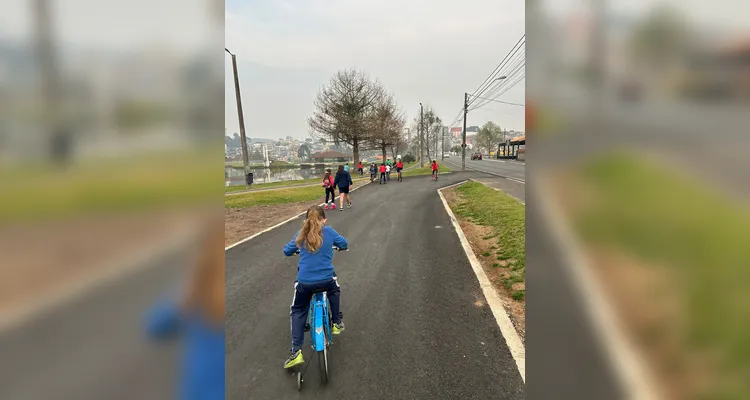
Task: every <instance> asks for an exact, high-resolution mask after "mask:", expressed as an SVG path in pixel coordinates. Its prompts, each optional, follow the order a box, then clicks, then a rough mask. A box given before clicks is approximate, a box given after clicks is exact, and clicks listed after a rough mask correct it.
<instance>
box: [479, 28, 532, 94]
mask: <svg viewBox="0 0 750 400" xmlns="http://www.w3.org/2000/svg"><path fill="white" fill-rule="evenodd" d="M525 38H526V34H523V35H522V36H521V38H520V39H518V42H516V44H515V45H514V46H513V48H511V49H510V51H509V52H508V54H506V55H505V57H504V58H503V60H502V61H501V62H500V64H498V66H497V67H496V68H495V71H493V73H492V74H491V75H490V76H488V77H487V79H485V81H484V82H483V83H482V84H481V85H479V88H477V90H475V91H474V92H473V93H472V95H476V96H480V95H481V94H482V93H484V92H485V91H487V89H488V88H489V87H490V86H492V84H493V83H495V82H496V81H497V79H496V78H498V77H500V76H502V75H501V74H499V71H500V70H501V69H502V68H503V67H504V66H505V65H507V64H508V63H509V62H510V60H511V59H512V58H513V57H514V56H515V55H516V53H517V52H518V50H520V49H521V48H522V47H523V44H525V43H526V42H525V40H524V39H525ZM521 42H523V43H521ZM493 77H495V79H491V78H493ZM485 85H486V86H485ZM483 86H484V88H482V87H483ZM480 89H481V90H480Z"/></svg>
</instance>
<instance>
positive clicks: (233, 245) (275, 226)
mask: <svg viewBox="0 0 750 400" xmlns="http://www.w3.org/2000/svg"><path fill="white" fill-rule="evenodd" d="M369 184H370V182H365V183H364V184H363V185H360V186H357V187H355V188H354V189H352V190H351V191H350V192H353V191H355V190H357V189H359V188H361V187H364V186H366V185H369ZM318 205H319V206H321V207H322V206H324V205H325V203H320V204H318ZM306 212H307V211H303V212H301V213H299V214H297V215H295V216H293V217H291V218H289V219H287V220H285V221H283V222H280V223H278V224H276V225H274V226H272V227H270V228H267V229H264V230H262V231H260V232H258V233H256V234H254V235H251V236H248V237H246V238H244V239H242V240H240V241H239V242H235V243H232V244H230V245H229V246H227V247H225V248H224V251H227V250H229V249H231V248H233V247H237V246H239V245H241V244H242V243H245V242H247V241H249V240H251V239H255V238H256V237H258V236H260V235H262V234H264V233H266V232H269V231H272V230H274V229H276V228H278V227H280V226H282V225H284V224H286V223H287V222H291V221H294V220H295V219H297V218H299V217H301V216H302V215H305V213H306Z"/></svg>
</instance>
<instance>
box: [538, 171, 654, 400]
mask: <svg viewBox="0 0 750 400" xmlns="http://www.w3.org/2000/svg"><path fill="white" fill-rule="evenodd" d="M532 188H533V189H534V192H535V193H536V194H538V195H537V198H538V199H539V201H540V205H541V207H540V209H541V211H542V213H543V215H544V219H543V220H545V221H548V224H549V225H550V229H551V232H552V234H553V236H554V237H555V238H556V239H557V241H558V243H559V247H560V250H561V251H562V254H563V257H564V258H565V260H564V262H563V264H565V266H566V267H567V269H568V271H569V272H570V273H571V274H572V276H573V279H572V282H573V284H574V285H576V286H577V288H578V290H579V291H580V292H581V293H583V296H582V298H583V300H584V307H585V308H586V312H587V313H588V315H589V317H590V319H591V321H592V323H593V324H594V329H595V331H596V333H597V336H598V338H599V341H600V342H601V343H602V344H603V345H604V348H605V351H606V352H607V353H609V361H610V363H611V364H612V366H613V367H614V368H615V370H616V374H617V378H618V379H619V380H620V383H621V385H620V386H621V387H622V388H623V390H625V391H626V392H627V397H626V398H628V399H634V400H635V399H638V400H641V399H643V400H652V399H658V398H660V397H661V396H659V395H658V394H657V392H656V390H655V388H656V386H655V385H654V384H653V382H652V381H651V375H650V374H649V373H648V370H647V368H646V365H645V363H644V362H643V360H642V358H641V357H640V355H639V354H638V353H637V352H636V351H635V349H634V348H633V347H632V346H631V345H630V344H629V343H628V341H627V340H626V339H625V337H626V335H625V334H624V331H623V329H622V326H621V323H620V321H618V319H617V317H616V314H615V313H614V312H613V309H612V306H611V305H610V303H609V302H608V301H607V298H606V297H605V296H604V294H603V292H602V290H601V288H600V287H599V285H598V284H597V282H596V280H595V279H594V277H593V275H592V272H591V266H590V265H589V264H588V263H587V261H586V258H585V257H584V256H583V251H582V250H581V247H580V245H579V244H578V243H577V241H576V240H575V239H574V236H573V233H572V232H571V230H570V229H569V227H568V225H567V224H566V223H565V222H564V220H563V216H562V212H561V211H560V210H559V208H558V207H557V205H556V204H554V202H553V201H551V200H550V196H544V195H543V194H542V193H543V192H544V190H543V188H541V187H539V184H535V185H532Z"/></svg>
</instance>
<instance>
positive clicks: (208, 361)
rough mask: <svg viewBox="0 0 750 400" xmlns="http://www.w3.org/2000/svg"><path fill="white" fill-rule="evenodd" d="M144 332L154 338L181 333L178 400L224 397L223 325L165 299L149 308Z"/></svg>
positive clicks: (162, 338) (166, 337)
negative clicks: (181, 351) (181, 346)
mask: <svg viewBox="0 0 750 400" xmlns="http://www.w3.org/2000/svg"><path fill="white" fill-rule="evenodd" d="M146 332H147V333H148V335H149V336H150V337H152V338H154V339H161V340H164V339H170V338H176V337H177V336H182V338H183V340H184V343H183V346H184V348H183V354H182V366H181V368H180V375H181V376H180V382H179V392H178V395H177V398H178V399H180V400H223V399H224V354H225V351H224V349H225V347H224V326H215V325H214V324H212V323H210V322H209V321H207V320H206V319H205V318H204V317H203V316H202V315H200V314H198V313H195V312H186V311H184V310H182V309H181V308H180V305H179V304H178V303H177V302H176V301H175V300H174V299H166V300H163V301H160V302H158V303H157V304H156V305H155V306H154V307H153V308H151V310H149V313H148V315H147V317H146Z"/></svg>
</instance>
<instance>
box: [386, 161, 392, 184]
mask: <svg viewBox="0 0 750 400" xmlns="http://www.w3.org/2000/svg"><path fill="white" fill-rule="evenodd" d="M385 179H386V180H389V181H390V180H391V166H390V165H389V164H386V165H385Z"/></svg>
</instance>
